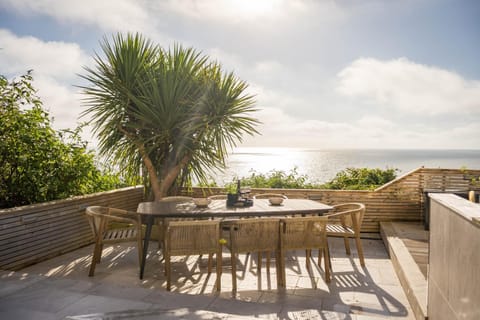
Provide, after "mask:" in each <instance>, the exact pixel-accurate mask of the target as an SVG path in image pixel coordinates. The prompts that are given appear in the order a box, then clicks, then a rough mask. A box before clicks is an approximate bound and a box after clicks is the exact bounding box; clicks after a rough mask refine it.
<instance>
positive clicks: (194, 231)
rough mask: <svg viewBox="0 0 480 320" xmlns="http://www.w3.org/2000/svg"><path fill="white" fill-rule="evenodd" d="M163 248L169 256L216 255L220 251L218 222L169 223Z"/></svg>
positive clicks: (189, 221)
mask: <svg viewBox="0 0 480 320" xmlns="http://www.w3.org/2000/svg"><path fill="white" fill-rule="evenodd" d="M165 246H166V250H167V251H168V253H169V254H170V255H189V254H203V253H216V252H218V250H219V249H221V244H220V221H218V220H217V221H215V220H196V221H193V220H188V221H170V222H169V223H168V226H167V229H166V235H165Z"/></svg>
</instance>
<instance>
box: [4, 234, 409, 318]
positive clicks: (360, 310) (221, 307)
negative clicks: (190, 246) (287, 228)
mask: <svg viewBox="0 0 480 320" xmlns="http://www.w3.org/2000/svg"><path fill="white" fill-rule="evenodd" d="M329 242H330V250H331V255H332V267H333V279H332V282H331V283H330V284H326V283H325V281H324V273H323V269H322V268H319V267H318V266H317V265H316V264H315V263H312V264H311V265H312V268H311V271H308V270H307V269H306V267H305V254H304V252H302V251H297V252H292V253H290V254H288V255H287V264H286V265H287V271H286V276H287V279H286V281H287V287H286V289H277V285H276V272H275V267H274V265H275V263H274V259H272V266H271V268H270V272H268V271H267V270H266V267H265V259H263V265H262V271H261V273H260V274H257V271H256V270H257V268H256V265H257V261H256V259H255V257H256V255H255V254H254V255H240V257H239V260H238V273H237V275H238V276H237V278H238V279H237V280H238V292H237V295H236V296H232V293H231V274H230V271H231V269H230V255H229V253H228V251H225V252H224V256H223V260H222V262H223V264H224V265H223V269H222V270H223V274H222V291H221V293H220V294H215V290H214V283H215V273H212V274H211V275H210V276H208V275H207V270H206V269H207V268H206V267H207V260H208V259H207V256H204V257H202V258H199V257H198V256H191V257H189V258H188V259H185V258H183V259H182V258H180V259H177V260H175V261H176V262H175V263H174V264H173V272H172V292H167V291H166V290H165V286H166V280H165V277H164V273H163V270H164V269H163V261H161V260H162V259H161V254H159V253H158V252H157V250H155V249H156V247H157V244H156V243H154V242H152V243H151V245H150V249H151V251H150V253H149V256H148V257H147V265H146V269H145V277H144V280H140V279H139V278H138V261H137V252H136V249H135V247H134V245H133V243H125V244H123V245H115V246H109V247H106V248H105V249H104V254H103V257H102V259H103V260H102V263H101V264H99V265H98V266H97V269H96V271H95V276H94V277H93V278H89V277H88V276H87V274H88V267H89V263H90V259H91V254H92V251H93V246H89V247H85V248H82V249H79V250H76V251H74V252H71V253H67V254H65V255H62V256H59V257H56V258H53V259H50V260H48V261H44V262H42V263H38V264H36V265H33V266H31V267H28V268H25V269H23V270H21V271H18V272H9V271H1V272H0V279H1V280H0V281H1V283H2V285H1V287H0V318H1V319H138V320H147V319H174V318H175V319H177V318H181V319H251V318H262V319H359V320H360V319H372V318H373V319H414V316H413V313H412V310H411V308H410V305H409V303H408V300H407V298H406V296H405V294H404V291H403V289H402V287H401V286H400V283H399V280H398V278H397V275H396V273H395V270H394V268H393V266H392V263H391V261H390V260H389V258H388V254H387V252H386V249H385V247H384V244H383V242H382V241H381V240H369V239H363V240H362V242H363V246H364V251H365V258H366V267H365V268H362V267H361V266H360V263H359V261H358V258H357V256H356V251H355V249H353V250H352V256H351V257H350V256H347V255H346V254H345V249H344V247H343V240H341V239H330V240H329ZM353 248H355V246H353ZM322 265H323V263H322ZM245 266H246V267H245Z"/></svg>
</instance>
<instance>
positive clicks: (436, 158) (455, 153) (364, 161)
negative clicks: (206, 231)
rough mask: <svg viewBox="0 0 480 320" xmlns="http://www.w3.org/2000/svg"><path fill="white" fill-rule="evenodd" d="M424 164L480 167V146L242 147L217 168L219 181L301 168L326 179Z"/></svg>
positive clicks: (310, 176) (405, 170)
mask: <svg viewBox="0 0 480 320" xmlns="http://www.w3.org/2000/svg"><path fill="white" fill-rule="evenodd" d="M421 166H425V167H429V168H446V169H459V168H462V167H466V168H469V169H480V150H310V149H295V148H238V149H235V150H234V151H233V152H232V153H231V154H230V155H229V157H228V160H227V169H226V170H225V171H224V172H214V174H213V176H214V177H215V178H214V180H215V181H216V182H217V184H218V185H224V184H225V183H227V182H231V181H232V180H233V179H234V178H235V177H240V178H241V177H246V176H249V175H250V174H251V173H252V172H256V173H263V174H265V173H269V172H271V171H274V170H275V171H278V170H280V171H284V172H286V173H289V172H291V170H293V169H294V168H297V172H298V174H300V175H306V176H307V177H308V180H309V181H310V182H317V183H323V182H326V181H329V180H331V179H332V178H333V177H335V174H336V173H337V172H339V171H341V170H344V169H346V168H349V167H355V168H360V167H367V168H380V169H387V168H397V169H399V172H398V175H399V176H400V175H402V174H405V173H408V172H409V171H411V170H414V169H417V168H419V167H421Z"/></svg>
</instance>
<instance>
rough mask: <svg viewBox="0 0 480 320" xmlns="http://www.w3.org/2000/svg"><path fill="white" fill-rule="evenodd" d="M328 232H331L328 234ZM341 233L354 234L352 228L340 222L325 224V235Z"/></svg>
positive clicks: (338, 234)
mask: <svg viewBox="0 0 480 320" xmlns="http://www.w3.org/2000/svg"><path fill="white" fill-rule="evenodd" d="M330 233H332V234H330ZM333 233H334V234H333ZM343 234H347V235H354V234H355V230H353V228H350V227H348V226H342V225H340V224H327V235H329V236H341V235H343Z"/></svg>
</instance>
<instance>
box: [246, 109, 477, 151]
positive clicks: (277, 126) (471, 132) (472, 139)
mask: <svg viewBox="0 0 480 320" xmlns="http://www.w3.org/2000/svg"><path fill="white" fill-rule="evenodd" d="M255 116H256V117H257V118H258V119H259V120H260V121H262V122H263V124H262V125H261V126H260V128H259V131H260V132H261V133H262V135H260V136H254V137H249V138H247V139H246V140H245V143H243V144H242V147H265V146H269V147H298V148H312V149H336V148H373V149H375V148H380V149H381V148H387V149H388V148H396V149H402V148H403V149H411V148H426V149H431V148H439V149H449V148H451V149H455V148H458V147H459V146H460V145H459V141H461V147H462V148H467V149H468V148H471V149H476V148H478V135H479V133H480V124H477V123H476V122H472V123H470V124H466V125H459V126H458V127H452V128H449V129H448V130H441V129H438V128H435V127H434V126H433V127H421V128H418V129H412V128H408V127H407V126H403V125H401V124H397V123H395V122H392V121H391V120H389V119H385V118H381V117H378V116H367V117H363V118H360V119H358V120H356V121H351V122H338V121H337V122H332V121H321V120H316V119H310V120H304V119H300V118H298V117H294V116H290V115H288V114H286V113H285V112H283V111H281V110H279V109H277V108H268V107H267V108H264V109H261V110H260V112H258V113H257V114H256V115H255Z"/></svg>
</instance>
